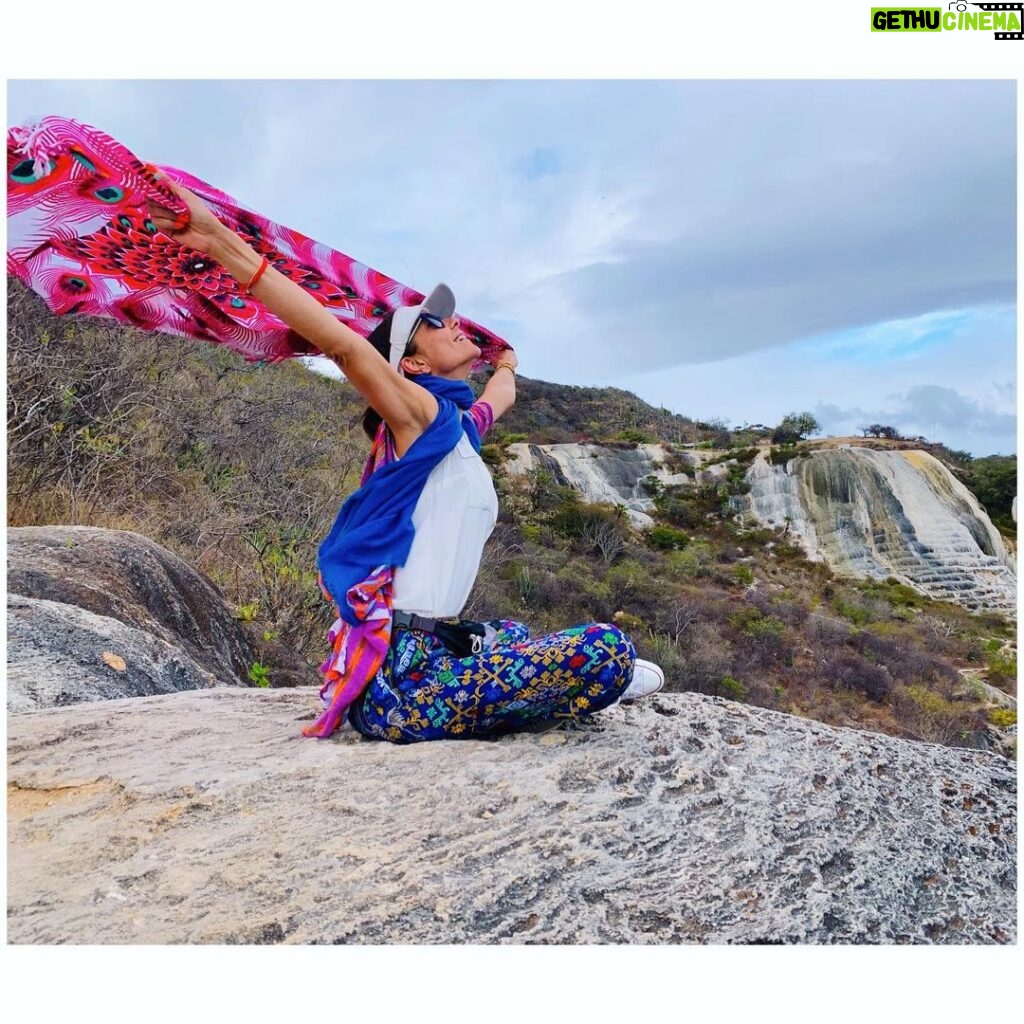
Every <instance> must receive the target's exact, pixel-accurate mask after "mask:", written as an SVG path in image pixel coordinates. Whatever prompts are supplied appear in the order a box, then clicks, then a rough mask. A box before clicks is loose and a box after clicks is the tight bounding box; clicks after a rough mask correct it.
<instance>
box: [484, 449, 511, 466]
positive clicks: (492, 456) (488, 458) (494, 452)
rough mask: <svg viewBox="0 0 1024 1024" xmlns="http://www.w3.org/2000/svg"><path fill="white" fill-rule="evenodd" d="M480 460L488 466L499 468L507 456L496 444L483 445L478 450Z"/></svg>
mask: <svg viewBox="0 0 1024 1024" xmlns="http://www.w3.org/2000/svg"><path fill="white" fill-rule="evenodd" d="M480 458H481V459H483V460H484V462H486V463H487V465H488V466H500V465H501V464H502V463H503V462H505V460H506V459H507V458H508V456H507V455H506V454H505V449H504V448H502V447H501V445H498V444H485V445H483V446H482V447H481V448H480Z"/></svg>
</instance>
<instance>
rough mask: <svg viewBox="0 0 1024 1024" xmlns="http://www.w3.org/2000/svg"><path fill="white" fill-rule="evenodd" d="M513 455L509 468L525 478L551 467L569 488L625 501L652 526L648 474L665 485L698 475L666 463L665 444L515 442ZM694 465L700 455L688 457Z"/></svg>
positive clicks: (588, 496)
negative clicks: (621, 445)
mask: <svg viewBox="0 0 1024 1024" xmlns="http://www.w3.org/2000/svg"><path fill="white" fill-rule="evenodd" d="M508 453H509V455H510V456H511V458H510V459H509V460H508V462H506V463H505V471H506V472H507V473H509V474H510V475H511V476H522V475H530V474H534V473H536V472H537V471H538V470H545V471H547V472H548V473H551V475H552V476H553V477H554V478H555V481H556V482H557V483H559V484H561V485H562V486H563V487H573V488H575V489H576V490H577V491H579V492H580V494H581V495H582V496H583V499H584V500H585V501H590V502H594V503H598V502H608V503H610V504H614V505H625V507H626V511H627V513H628V514H629V518H630V520H631V521H632V523H633V525H634V526H650V525H651V524H652V523H653V520H652V519H651V517H650V516H649V515H648V512H649V511H650V510H651V509H652V508H653V507H654V502H653V501H652V500H651V498H650V497H649V496H648V494H647V492H646V490H645V489H644V486H643V481H644V480H645V479H646V478H647V477H654V478H656V479H657V480H658V482H659V483H661V484H666V485H676V484H679V485H681V484H689V483H692V482H693V478H692V477H689V476H687V475H686V474H685V473H673V472H671V471H670V470H669V469H668V467H667V466H666V465H665V460H666V456H667V452H666V450H665V448H664V447H663V446H662V445H658V444H640V445H637V446H636V448H633V449H631V448H624V449H619V448H610V447H605V446H604V445H597V444H544V445H540V444H510V445H509V446H508ZM683 459H684V460H685V461H687V462H689V464H690V465H693V466H696V465H698V464H699V462H698V457H697V456H696V455H685V456H683Z"/></svg>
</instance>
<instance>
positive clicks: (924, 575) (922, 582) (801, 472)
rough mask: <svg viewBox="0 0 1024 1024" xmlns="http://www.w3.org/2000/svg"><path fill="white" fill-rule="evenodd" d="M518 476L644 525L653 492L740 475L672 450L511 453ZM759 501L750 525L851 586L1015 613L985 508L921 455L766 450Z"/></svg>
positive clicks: (738, 500)
mask: <svg viewBox="0 0 1024 1024" xmlns="http://www.w3.org/2000/svg"><path fill="white" fill-rule="evenodd" d="M508 453H509V455H510V458H509V460H508V462H507V463H506V464H505V468H506V472H508V473H509V474H510V475H511V476H520V475H530V474H533V473H536V472H537V471H538V470H545V471H547V472H549V473H551V474H552V475H553V477H554V478H555V480H556V481H557V482H558V483H560V484H562V485H565V486H571V487H573V488H575V489H576V490H578V491H579V492H580V494H581V495H582V496H583V498H584V499H585V500H586V501H591V502H613V503H616V504H619V505H624V506H625V507H626V510H627V512H628V513H629V517H630V519H631V521H632V522H633V525H634V526H639V527H646V526H650V525H651V524H652V522H653V520H652V519H651V517H650V515H649V512H650V511H651V509H652V508H653V504H654V503H653V501H652V500H651V498H650V497H649V496H648V495H647V492H646V489H645V488H644V485H643V481H644V480H645V478H647V477H653V478H655V479H656V480H657V481H659V482H660V483H661V484H663V485H681V486H698V485H700V484H704V483H709V482H713V481H714V480H716V479H719V478H720V477H723V476H725V475H726V474H728V472H729V466H730V462H729V461H727V462H718V463H715V464H713V465H711V466H708V467H707V468H705V469H702V468H700V467H701V463H702V461H704V460H706V459H708V458H714V457H716V454H717V453H715V452H711V451H706V450H692V451H689V452H686V453H684V454H682V455H678V454H677V455H676V456H675V458H676V459H679V460H681V461H684V462H687V463H688V464H689V465H690V466H691V467H692V473H693V475H692V476H691V475H688V474H686V473H673V472H672V471H671V469H670V468H669V465H668V460H669V455H668V452H667V451H666V449H665V448H664V447H663V446H661V445H651V444H645V445H638V446H637V447H636V448H635V449H617V448H611V447H605V446H602V445H593V444H553V445H533V444H512V445H509V446H508ZM746 480H747V482H748V483H749V484H750V493H749V494H747V495H743V496H736V497H734V498H733V499H732V501H733V502H734V505H735V506H736V507H737V508H738V509H739V510H740V511H741V513H743V514H744V516H746V517H747V519H748V520H753V521H756V522H760V523H764V524H766V525H771V526H778V527H786V526H787V525H788V528H789V532H790V535H791V536H793V537H794V538H796V539H797V540H798V541H799V542H800V543H801V544H802V546H803V547H804V548H805V549H806V551H807V555H808V557H809V558H811V559H812V560H814V561H824V562H826V563H827V564H828V565H829V566H830V567H831V568H832V569H833V570H834V571H835V572H837V573H839V574H845V575H850V576H860V577H865V576H871V577H876V578H885V577H888V576H893V577H895V578H896V579H898V580H900V581H901V582H903V583H907V584H909V585H910V586H912V587H914V588H916V589H917V590H919V591H921V592H922V593H924V594H926V595H927V596H929V597H933V598H936V599H938V600H943V601H955V602H957V603H959V604H961V605H963V606H964V607H966V608H969V609H972V610H993V611H1000V612H1008V613H1011V614H1015V612H1016V594H1017V579H1016V564H1015V561H1014V558H1013V556H1012V555H1011V554H1010V552H1008V551H1007V547H1006V545H1005V544H1004V543H1003V540H1002V538H1001V537H1000V535H999V531H998V530H997V529H996V528H995V526H993V525H992V521H991V520H990V519H989V517H988V514H987V513H986V512H985V510H984V508H982V506H981V505H980V504H979V503H978V500H977V498H976V497H975V496H974V495H973V494H972V493H971V492H970V490H968V488H967V487H965V486H964V485H963V484H962V483H961V482H960V481H959V480H957V479H956V477H955V476H953V474H952V473H950V471H949V470H948V469H947V468H946V467H945V466H944V465H943V464H942V463H941V462H940V461H939V460H938V459H936V458H935V457H934V456H933V455H931V454H929V453H928V452H925V451H919V450H894V449H887V450H884V451H876V450H874V449H872V448H867V447H861V446H853V445H840V446H838V447H832V448H827V449H820V450H817V451H813V452H811V453H810V454H809V455H806V456H802V457H799V458H796V459H792V460H790V462H788V463H787V464H786V465H784V466H783V465H779V466H773V465H772V464H771V463H770V462H769V461H768V459H767V451H762V452H760V453H759V454H758V456H757V458H756V459H755V460H754V462H753V463H752V465H751V466H750V468H749V469H748V470H747V474H746Z"/></svg>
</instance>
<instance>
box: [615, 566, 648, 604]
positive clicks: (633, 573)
mask: <svg viewBox="0 0 1024 1024" xmlns="http://www.w3.org/2000/svg"><path fill="white" fill-rule="evenodd" d="M649 579H650V572H649V570H648V569H647V566H645V565H641V564H640V562H638V561H637V560H636V559H635V558H626V559H623V560H622V561H621V562H619V564H618V565H613V566H612V567H611V568H610V569H609V570H608V572H607V573H606V574H605V578H604V582H605V583H606V584H607V585H608V586H609V587H610V588H611V592H612V595H613V596H614V597H615V598H616V599H622V598H629V597H632V596H634V595H635V594H637V593H638V592H639V591H640V590H642V589H643V588H644V587H645V586H646V585H647V583H648V581H649Z"/></svg>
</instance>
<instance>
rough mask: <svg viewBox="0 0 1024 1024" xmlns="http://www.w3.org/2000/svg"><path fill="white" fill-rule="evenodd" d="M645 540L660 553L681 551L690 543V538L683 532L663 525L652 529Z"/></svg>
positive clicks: (659, 524) (660, 524)
mask: <svg viewBox="0 0 1024 1024" xmlns="http://www.w3.org/2000/svg"><path fill="white" fill-rule="evenodd" d="M645 539H646V541H647V543H648V544H649V545H650V546H651V547H652V548H657V549H658V550H659V551H681V550H682V549H683V548H685V547H686V546H687V544H689V543H690V538H689V537H688V536H687V535H686V534H685V533H683V531H682V530H677V529H675V528H674V527H672V526H665V525H664V524H662V523H658V524H657V525H656V526H653V527H651V529H650V530H648V531H647V534H646V537H645Z"/></svg>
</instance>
